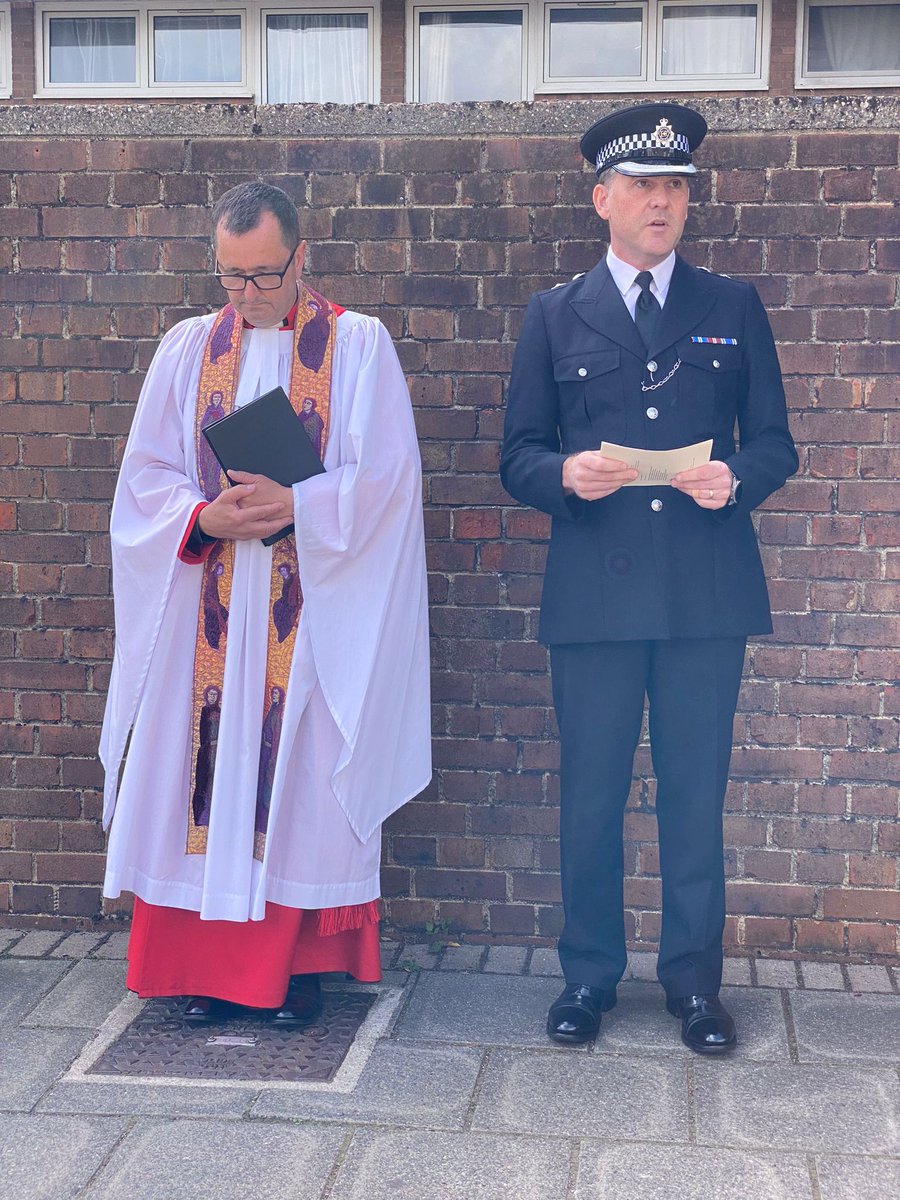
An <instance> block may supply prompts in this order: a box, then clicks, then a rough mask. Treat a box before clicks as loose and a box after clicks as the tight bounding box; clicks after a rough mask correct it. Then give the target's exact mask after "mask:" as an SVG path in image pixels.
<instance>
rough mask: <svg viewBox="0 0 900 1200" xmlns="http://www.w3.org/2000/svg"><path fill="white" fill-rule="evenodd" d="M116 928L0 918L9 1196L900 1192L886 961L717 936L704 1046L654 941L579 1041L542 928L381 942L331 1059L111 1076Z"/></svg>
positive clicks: (897, 1069) (834, 1199)
mask: <svg viewBox="0 0 900 1200" xmlns="http://www.w3.org/2000/svg"><path fill="white" fill-rule="evenodd" d="M125 940H126V939H125V935H123V934H113V935H111V936H109V935H95V934H70V935H68V936H65V935H63V934H61V933H53V932H44V931H40V932H38V931H33V932H28V933H25V932H17V931H13V930H3V929H0V1200H65V1198H69V1197H72V1198H75V1197H79V1198H81V1197H83V1198H85V1200H170V1198H171V1200H201V1198H202V1200H208V1198H209V1197H215V1200H388V1198H390V1200H506V1198H507V1197H509V1198H511V1200H532V1198H535V1200H606V1198H607V1197H609V1198H615V1200H654V1198H656V1197H665V1198H666V1200H862V1198H864V1200H895V1198H896V1197H898V1196H900V988H898V984H900V978H898V976H900V971H898V970H896V969H895V970H893V971H890V970H888V969H886V968H884V967H852V966H851V967H849V968H847V967H843V968H842V967H839V966H836V965H829V964H818V965H817V964H807V963H801V964H796V963H786V962H775V961H759V962H753V963H751V962H750V961H748V960H745V959H742V960H738V959H732V960H729V962H728V964H727V974H726V978H727V982H728V985H729V986H728V987H727V988H726V989H725V991H724V993H723V995H724V997H725V999H726V1001H727V1003H728V1004H729V1006H730V1007H731V1009H732V1010H733V1012H734V1014H735V1016H736V1017H737V1019H738V1021H739V1028H740V1034H741V1039H742V1040H741V1047H740V1050H739V1052H738V1053H737V1054H736V1055H735V1056H734V1057H733V1058H731V1059H730V1060H727V1061H708V1060H705V1059H700V1058H697V1057H696V1056H694V1055H692V1054H690V1053H689V1052H688V1051H687V1050H686V1049H685V1048H684V1047H683V1046H682V1045H681V1043H680V1041H679V1039H678V1036H677V1034H678V1025H677V1022H676V1021H674V1020H673V1019H672V1018H671V1017H669V1016H668V1015H667V1014H666V1013H665V1011H664V1009H663V1007H662V1003H661V993H660V991H659V988H658V987H657V985H656V984H655V983H654V982H652V980H653V963H652V960H651V958H650V956H649V955H637V956H635V957H634V959H633V961H632V964H631V972H630V973H631V976H632V978H630V979H629V980H628V981H627V982H625V983H623V985H622V987H621V989H620V992H619V1005H618V1007H617V1008H616V1009H615V1011H614V1012H612V1013H609V1014H608V1015H607V1016H606V1017H605V1018H604V1022H603V1033H602V1036H601V1038H600V1039H599V1040H598V1042H597V1043H596V1045H594V1046H588V1047H583V1048H578V1049H574V1050H573V1049H567V1048H562V1047H557V1046H554V1045H553V1044H552V1043H550V1042H549V1041H548V1040H547V1039H546V1037H545V1035H544V1032H543V1023H544V1018H545V1013H546V1008H547V1005H548V1004H549V1002H550V1001H551V1000H552V999H553V998H554V996H555V995H556V994H557V992H558V990H559V986H560V984H559V979H558V978H556V977H555V976H556V973H557V971H558V967H557V965H556V961H555V955H554V954H553V953H552V952H551V951H547V950H535V951H533V952H531V951H528V950H525V949H521V948H518V947H493V948H491V949H490V950H487V949H484V948H481V947H474V946H462V947H459V948H447V949H445V950H444V951H443V952H441V953H440V954H438V955H433V954H431V953H429V952H428V951H427V949H426V948H425V947H421V946H406V947H397V946H393V945H386V946H385V950H384V955H385V967H386V974H385V985H384V988H383V993H382V999H381V1000H380V1001H379V1002H378V1003H377V1004H376V1006H375V1010H373V1011H374V1012H380V1013H381V1014H382V1015H381V1018H380V1021H381V1024H380V1026H379V1023H378V1019H376V1020H375V1022H374V1024H373V1026H372V1028H371V1029H370V1030H369V1031H368V1032H367V1031H366V1027H365V1026H364V1030H363V1035H361V1037H360V1039H359V1045H358V1052H357V1053H356V1057H355V1062H354V1064H353V1065H352V1066H350V1065H348V1071H347V1072H344V1073H343V1074H344V1077H343V1078H342V1077H341V1073H339V1075H338V1077H337V1078H336V1080H335V1083H334V1084H328V1085H321V1084H319V1085H295V1084H280V1085H278V1084H274V1083H273V1084H272V1085H267V1086H262V1087H261V1086H259V1085H258V1084H253V1085H248V1084H235V1083H220V1082H210V1083H204V1084H194V1083H184V1082H182V1083H165V1082H163V1083H159V1082H152V1083H128V1082H111V1081H109V1080H108V1079H107V1080H102V1081H100V1080H97V1079H92V1078H91V1076H90V1075H89V1073H88V1074H86V1073H85V1066H84V1064H85V1063H86V1062H87V1063H88V1064H89V1062H90V1059H91V1054H92V1053H93V1050H92V1049H90V1047H92V1045H93V1043H94V1041H95V1039H97V1038H98V1036H99V1037H102V1036H103V1032H102V1030H101V1026H103V1023H104V1022H106V1028H107V1029H110V1028H112V1026H113V1024H114V1022H115V1021H116V1019H117V1014H118V1019H119V1020H120V1021H121V1020H122V1019H123V1018H122V1013H123V1012H125V1013H126V1015H127V1011H128V1010H127V1009H125V1008H120V1007H119V1006H120V1005H121V1003H122V1001H123V998H124V989H123V979H124V963H123V961H122V956H123V954H124V949H125ZM385 1014H387V1016H385ZM98 1031H100V1033H99V1034H98ZM86 1048H88V1049H86ZM351 1053H353V1052H351ZM348 1064H349V1059H348ZM342 1072H343V1068H342Z"/></svg>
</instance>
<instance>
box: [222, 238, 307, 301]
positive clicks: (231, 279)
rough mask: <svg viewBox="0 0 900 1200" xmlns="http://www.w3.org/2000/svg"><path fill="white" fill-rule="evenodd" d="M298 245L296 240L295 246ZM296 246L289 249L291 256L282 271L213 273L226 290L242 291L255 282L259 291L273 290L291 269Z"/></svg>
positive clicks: (279, 285) (278, 286)
mask: <svg viewBox="0 0 900 1200" xmlns="http://www.w3.org/2000/svg"><path fill="white" fill-rule="evenodd" d="M299 245H300V243H299V242H298V243H297V246H299ZM297 246H295V247H294V248H293V250H292V251H291V257H290V258H289V259H288V260H287V262H286V263H285V265H284V270H283V271H260V272H257V274H256V275H234V274H231V273H230V272H225V271H215V272H213V273H214V275H215V277H216V279H218V281H219V283H221V285H222V287H223V288H224V289H225V291H226V292H242V291H243V290H244V288H245V287H246V286H247V284H248V283H255V284H256V286H257V288H259V290H260V291H261V292H274V291H275V289H276V288H280V287H281V284H282V282H283V280H284V277H285V275H287V273H288V271H289V270H290V269H291V263H292V262H293V261H294V255H295V254H296V253H297ZM216 265H218V264H216Z"/></svg>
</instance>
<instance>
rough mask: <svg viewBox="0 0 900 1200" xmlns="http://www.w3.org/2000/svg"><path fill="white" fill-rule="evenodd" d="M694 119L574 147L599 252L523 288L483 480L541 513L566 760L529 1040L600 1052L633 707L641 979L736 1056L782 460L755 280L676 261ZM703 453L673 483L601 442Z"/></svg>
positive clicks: (785, 435) (635, 125) (544, 608)
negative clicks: (736, 896) (543, 960)
mask: <svg viewBox="0 0 900 1200" xmlns="http://www.w3.org/2000/svg"><path fill="white" fill-rule="evenodd" d="M705 134H706V122H705V121H704V119H703V117H702V116H700V114H699V113H696V112H694V111H693V110H691V109H689V108H685V107H682V106H680V105H677V104H659V103H648V104H639V105H637V106H635V107H631V108H627V109H624V110H620V111H618V112H615V113H613V114H612V115H611V116H607V117H604V118H603V119H602V120H600V121H598V122H597V123H596V124H595V125H593V126H592V127H591V128H590V129H589V130H588V131H587V133H586V134H585V135H584V137H583V138H582V140H581V150H582V153H583V154H584V156H585V158H586V159H587V160H588V161H589V162H590V163H591V164H592V165H593V166H594V167H595V168H596V171H597V176H598V178H597V184H596V186H595V188H594V192H593V202H594V208H595V209H596V211H597V214H598V215H599V216H600V217H601V218H603V220H605V221H607V222H608V223H609V251H608V253H607V255H606V258H605V259H604V260H602V261H601V262H600V263H598V264H597V266H595V267H594V268H593V270H591V271H589V272H588V273H587V274H586V275H582V276H579V277H576V278H575V279H574V280H573V281H572V282H571V283H568V284H565V285H563V286H557V287H556V288H553V289H551V290H549V291H546V292H540V293H538V294H537V295H535V296H533V297H532V299H531V301H530V303H529V305H528V309H527V311H526V314H525V319H524V324H523V326H522V332H521V335H520V338H519V341H518V345H517V347H516V352H515V357H514V360H513V369H512V378H511V382H510V389H509V403H508V408H507V413H506V430H505V437H504V443H503V453H502V458H501V477H502V479H503V484H504V486H505V488H506V490H507V491H508V492H509V493H510V495H512V496H514V497H515V498H516V499H517V500H520V501H522V502H523V503H525V504H529V505H532V506H533V507H535V508H538V509H541V510H542V511H544V512H547V513H550V514H551V516H552V517H553V526H552V533H551V538H550V548H549V555H548V559H547V567H546V573H545V578H544V591H543V599H542V604H541V622H540V635H539V636H540V640H541V642H543V643H544V644H546V645H549V647H550V661H551V670H552V677H553V699H554V705H555V708H556V715H557V721H558V724H559V730H560V749H561V791H562V801H561V818H560V819H561V852H562V891H563V907H564V913H565V924H564V928H563V932H562V935H561V937H560V940H559V957H560V962H561V964H562V968H563V974H564V976H565V980H566V987H565V989H564V991H563V993H562V995H561V996H560V997H559V998H558V999H557V1000H556V1001H555V1002H554V1003H553V1005H552V1006H551V1008H550V1013H549V1016H548V1020H547V1032H548V1033H549V1035H550V1037H551V1038H553V1039H555V1040H556V1041H559V1042H569V1043H577V1042H584V1041H587V1040H589V1039H591V1038H594V1037H596V1035H597V1032H598V1030H599V1027H600V1021H601V1015H602V1013H603V1012H604V1011H606V1010H608V1009H610V1008H612V1006H613V1005H614V1004H615V1002H616V985H617V984H618V982H619V980H620V979H621V977H622V974H623V972H624V970H625V966H626V950H625V925H624V912H623V897H622V887H623V875H624V861H623V860H624V855H623V845H622V825H623V816H624V809H625V804H626V801H627V797H628V793H629V789H630V785H631V777H632V762H633V757H634V751H635V748H636V746H637V742H638V739H639V737H640V730H641V721H642V714H643V708H644V697H645V695H646V696H647V698H648V702H649V728H650V743H651V752H652V761H653V768H654V772H655V775H656V780H657V787H656V815H657V821H658V827H659V855H660V870H661V875H662V909H663V915H662V931H661V936H660V947H659V963H658V975H659V980H660V982H661V984H662V986H663V988H664V989H665V994H666V1007H667V1008H668V1010H669V1012H671V1013H672V1014H673V1015H675V1016H677V1017H680V1018H681V1033H682V1038H683V1040H684V1041H685V1043H686V1044H687V1045H688V1046H690V1047H691V1048H692V1049H693V1050H696V1051H699V1052H701V1053H721V1052H725V1051H728V1050H730V1049H731V1048H732V1047H733V1046H734V1045H735V1044H736V1033H735V1028H734V1022H733V1020H732V1019H731V1017H730V1015H729V1014H728V1012H727V1011H726V1009H725V1008H724V1007H723V1006H722V1004H721V1002H720V1001H719V999H718V991H719V985H720V982H721V974H722V934H723V929H724V923H725V882H724V866H723V850H722V807H723V798H724V794H725V788H726V784H727V779H728V764H729V758H730V754H731V739H732V723H733V718H734V712H735V707H736V704H737V698H738V690H739V687H740V680H741V672H742V669H743V661H744V650H745V644H746V639H747V636H748V635H751V634H753V635H755V634H763V633H769V632H771V628H772V625H771V615H770V611H769V603H768V595H767V591H766V584H765V579H764V576H763V570H762V565H761V562H760V556H759V550H758V547H757V543H756V536H755V533H754V529H753V525H752V523H751V517H750V514H751V512H752V511H753V509H754V508H756V506H757V505H758V504H760V503H761V502H762V501H763V500H765V498H766V497H767V496H769V495H771V493H772V492H774V491H776V490H777V489H778V488H779V487H781V486H782V484H783V483H784V481H785V480H786V479H787V478H788V476H789V475H792V474H793V473H794V471H795V470H796V469H797V454H796V451H795V449H794V443H793V441H792V439H791V435H790V432H789V430H788V425H787V415H786V411H785V399H784V389H783V387H782V382H781V374H780V371H779V366H778V359H777V356H776V353H775V345H774V341H773V338H772V333H771V330H770V328H769V322H768V319H767V317H766V314H765V311H764V310H763V307H762V304H761V303H760V300H759V297H758V296H757V294H756V291H755V290H754V288H753V287H752V286H751V285H750V284H748V283H739V282H737V281H736V280H733V279H730V278H728V277H727V276H720V275H714V274H711V273H709V272H706V271H703V270H698V269H696V268H694V267H692V266H690V265H688V263H686V262H685V261H684V260H683V259H682V258H680V257H679V256H678V255H677V254H676V253H675V247H676V245H677V244H678V241H679V239H680V238H681V234H682V231H683V229H684V224H685V220H686V218H687V211H688V198H689V197H688V182H689V179H690V176H692V175H694V174H695V173H696V168H695V167H694V165H693V163H692V154H693V152H694V151H695V150H696V148H697V147H698V146H699V144H700V142H701V141H702V140H703V137H704V135H705ZM706 439H712V443H713V444H712V452H711V455H710V459H709V461H708V462H706V463H704V464H703V465H701V466H696V467H694V468H693V469H691V470H685V471H682V472H681V473H680V474H677V475H676V476H675V477H674V478H673V479H671V481H670V482H667V483H664V484H659V485H656V484H654V485H650V486H646V485H640V486H630V485H634V483H635V480H636V478H637V475H638V473H637V471H636V470H634V469H629V468H628V467H627V466H626V465H625V464H624V462H622V461H620V460H617V459H615V458H613V457H608V456H604V455H601V453H600V450H599V447H600V444H601V442H604V441H606V442H611V443H614V444H617V445H619V446H625V447H636V448H642V449H648V450H670V449H674V448H679V447H684V446H688V445H692V444H694V443H697V442H702V441H704V440H706Z"/></svg>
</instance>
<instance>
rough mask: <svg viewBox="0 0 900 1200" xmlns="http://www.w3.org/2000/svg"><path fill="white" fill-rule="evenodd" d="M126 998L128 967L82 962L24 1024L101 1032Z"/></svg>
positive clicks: (34, 1010) (117, 963)
mask: <svg viewBox="0 0 900 1200" xmlns="http://www.w3.org/2000/svg"><path fill="white" fill-rule="evenodd" d="M124 995H125V964H124V963H122V962H94V961H91V960H89V959H82V961H81V962H77V963H76V964H75V966H74V967H72V969H71V971H69V973H68V974H67V975H66V976H65V978H64V979H62V980H60V982H59V983H58V984H57V985H56V987H54V988H53V990H52V991H51V992H49V993H48V994H47V995H46V996H45V997H44V999H43V1000H42V1001H41V1002H40V1004H38V1005H37V1007H36V1008H34V1009H32V1011H31V1012H30V1013H29V1014H28V1017H27V1018H26V1019H25V1021H24V1022H23V1024H25V1025H53V1026H57V1027H59V1028H69V1029H72V1028H78V1029H99V1028H100V1026H101V1025H102V1024H103V1022H104V1021H105V1020H106V1018H107V1017H108V1016H109V1014H110V1013H111V1012H112V1010H113V1009H114V1008H115V1007H116V1005H117V1004H118V1003H119V1002H120V1001H121V1000H122V998H123V996H124Z"/></svg>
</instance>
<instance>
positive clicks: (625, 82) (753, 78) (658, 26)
mask: <svg viewBox="0 0 900 1200" xmlns="http://www.w3.org/2000/svg"><path fill="white" fill-rule="evenodd" d="M741 2H742V0H594V3H595V4H597V5H598V6H602V7H603V8H605V9H611V8H638V9H641V10H642V12H643V29H644V37H643V38H642V45H641V72H640V74H638V75H627V76H625V75H622V76H615V77H612V76H609V77H607V76H600V75H598V76H592V77H584V78H581V79H575V78H556V79H554V78H552V77H551V76H550V13H551V11H552V10H553V9H560V8H589V7H593V4H592V3H590V2H589V0H522V2H521V3H518V4H516V3H504V2H503V0H501V2H499V3H497V4H492V3H491V2H490V0H456V2H455V3H450V4H441V3H440V2H439V0H407V6H406V96H407V99H408V100H410V101H412V102H417V101H418V100H419V94H420V93H419V41H418V36H417V33H418V14H419V13H422V12H453V11H466V10H469V11H470V10H472V9H476V10H479V9H480V10H493V9H503V8H517V9H521V10H524V11H525V17H524V19H523V36H524V39H525V54H524V58H525V62H523V88H522V96H521V99H523V100H530V99H532V97H534V96H540V95H564V94H566V93H570V92H571V93H576V94H578V93H585V92H590V93H601V94H605V93H610V94H613V93H616V92H634V91H635V90H638V89H639V90H640V91H641V92H647V93H653V92H666V93H670V94H671V93H672V92H673V91H674V92H722V91H729V92H731V91H734V92H750V91H763V90H765V89H766V88H767V87H768V86H769V58H770V48H771V38H772V0H744V2H750V3H754V4H755V5H756V8H757V14H758V17H757V22H756V68H755V70H754V71H752V72H748V73H747V74H745V75H739V76H738V75H726V74H722V75H705V76H688V75H677V76H676V75H663V74H662V73H661V65H662V22H663V11H664V9H666V8H669V7H696V6H697V5H698V4H704V3H705V4H713V5H719V4H721V5H724V6H726V7H727V6H729V5H732V4H735V3H741ZM800 2H801V3H802V2H803V0H800Z"/></svg>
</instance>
